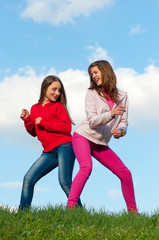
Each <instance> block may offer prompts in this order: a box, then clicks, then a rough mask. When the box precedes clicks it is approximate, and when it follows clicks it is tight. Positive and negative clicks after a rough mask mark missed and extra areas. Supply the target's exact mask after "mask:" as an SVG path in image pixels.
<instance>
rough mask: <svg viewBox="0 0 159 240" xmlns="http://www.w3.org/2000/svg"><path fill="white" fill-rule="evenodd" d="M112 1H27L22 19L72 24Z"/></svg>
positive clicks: (112, 1) (54, 23)
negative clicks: (75, 19)
mask: <svg viewBox="0 0 159 240" xmlns="http://www.w3.org/2000/svg"><path fill="white" fill-rule="evenodd" d="M113 3H114V0H98V1H96V0H92V1H90V0H45V1H43V0H27V6H26V8H25V9H24V11H23V12H22V14H21V16H22V17H23V18H32V19H33V20H34V21H35V22H48V23H51V24H53V25H59V24H61V23H62V24H66V23H73V22H74V18H76V17H79V16H81V15H84V16H89V15H90V14H91V13H92V12H94V11H97V10H98V9H102V8H104V7H105V6H110V5H112V4H113Z"/></svg>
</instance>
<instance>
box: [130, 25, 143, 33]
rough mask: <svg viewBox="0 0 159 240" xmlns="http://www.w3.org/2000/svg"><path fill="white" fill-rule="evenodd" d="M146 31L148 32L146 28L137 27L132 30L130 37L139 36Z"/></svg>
mask: <svg viewBox="0 0 159 240" xmlns="http://www.w3.org/2000/svg"><path fill="white" fill-rule="evenodd" d="M145 31H146V28H144V27H142V26H141V25H140V24H138V25H136V26H135V27H132V28H131V30H130V35H135V34H139V33H142V32H145Z"/></svg>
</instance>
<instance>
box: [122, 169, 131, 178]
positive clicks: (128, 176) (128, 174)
mask: <svg viewBox="0 0 159 240" xmlns="http://www.w3.org/2000/svg"><path fill="white" fill-rule="evenodd" d="M123 180H124V181H131V180H132V174H131V172H130V170H129V169H128V168H127V170H126V171H124V173H123Z"/></svg>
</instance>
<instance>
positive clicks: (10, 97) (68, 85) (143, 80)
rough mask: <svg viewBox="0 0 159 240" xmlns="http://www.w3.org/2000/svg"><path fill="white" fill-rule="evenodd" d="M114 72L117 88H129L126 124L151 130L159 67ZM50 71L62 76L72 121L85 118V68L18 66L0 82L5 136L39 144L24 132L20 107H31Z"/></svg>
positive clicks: (158, 115) (0, 128) (157, 116)
mask: <svg viewBox="0 0 159 240" xmlns="http://www.w3.org/2000/svg"><path fill="white" fill-rule="evenodd" d="M115 72H116V74H117V79H118V86H119V88H120V89H122V90H124V91H127V92H128V96H129V125H131V126H133V127H134V128H137V129H139V130H146V131H147V130H149V131H151V130H152V128H153V127H155V124H158V123H159V111H158V110H157V109H156V108H158V105H159V94H158V90H159V67H156V66H154V65H149V66H147V68H145V70H144V73H142V74H139V73H137V72H135V70H134V69H128V68H122V69H121V68H118V69H115ZM49 74H55V75H58V76H59V77H60V78H61V80H62V82H63V84H64V87H65V89H66V94H67V98H68V105H69V109H70V113H71V116H72V118H73V120H74V121H75V123H76V124H79V123H80V122H81V121H82V120H83V119H85V109H84V100H85V94H86V91H87V89H88V87H89V77H88V74H87V72H85V71H81V70H78V69H77V70H73V69H68V70H67V71H65V72H60V73H57V72H56V71H55V70H54V69H53V68H51V69H50V70H49V71H48V72H47V73H45V74H41V75H39V74H37V73H36V72H35V70H34V69H33V68H31V67H26V68H21V69H19V70H18V71H17V73H16V74H14V75H12V76H5V77H4V78H3V80H2V82H0V134H1V136H3V137H4V138H5V139H6V140H11V141H14V142H15V141H16V142H18V143H22V144H23V142H24V144H30V145H31V144H32V145H33V146H34V147H35V145H36V144H34V143H32V141H35V143H37V144H38V146H41V144H40V143H39V142H38V141H37V139H35V138H32V137H31V136H29V134H27V133H26V131H25V129H24V126H23V122H22V120H21V119H20V117H19V116H20V113H21V109H22V108H27V109H28V110H30V107H31V106H32V105H33V104H34V103H36V102H37V101H38V98H39V93H40V86H41V82H42V80H43V79H44V78H45V77H46V75H49ZM76 126H77V125H76ZM76 126H75V127H76ZM75 127H74V128H73V130H74V129H75ZM32 139H33V140H32ZM30 142H31V143H30Z"/></svg>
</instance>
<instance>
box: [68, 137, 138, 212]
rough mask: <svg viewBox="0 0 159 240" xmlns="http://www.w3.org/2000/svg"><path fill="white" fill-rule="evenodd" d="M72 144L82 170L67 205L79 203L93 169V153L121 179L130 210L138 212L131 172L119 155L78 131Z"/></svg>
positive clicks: (75, 180)
mask: <svg viewBox="0 0 159 240" xmlns="http://www.w3.org/2000/svg"><path fill="white" fill-rule="evenodd" d="M72 144H73V149H74V152H75V155H76V157H77V160H78V162H79V165H80V170H79V172H78V173H77V175H76V177H75V178H74V180H73V183H72V186H71V190H70V194H69V197H68V202H67V206H68V207H70V208H71V207H74V206H76V205H77V201H78V199H79V197H80V195H81V192H82V190H83V188H84V185H85V183H86V181H87V180H88V178H89V176H90V174H91V171H92V158H91V155H92V156H93V157H94V158H95V159H97V160H98V161H99V162H100V163H101V164H103V165H104V166H105V167H107V168H108V169H109V170H110V171H112V172H113V173H114V174H115V175H116V176H117V177H118V178H119V179H120V181H121V187H122V192H123V196H124V199H125V202H126V205H127V209H128V212H130V211H133V212H134V213H136V212H137V208H136V202H135V194H134V187H133V181H132V176H131V172H130V171H129V169H128V168H127V167H126V166H125V165H124V164H123V162H122V161H121V160H120V159H119V157H118V156H117V155H116V154H115V153H114V152H113V151H112V150H111V149H110V148H109V147H108V146H102V145H97V144H95V143H93V142H91V141H89V140H88V139H86V138H84V137H83V136H81V135H79V134H77V133H74V135H73V139H72Z"/></svg>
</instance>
